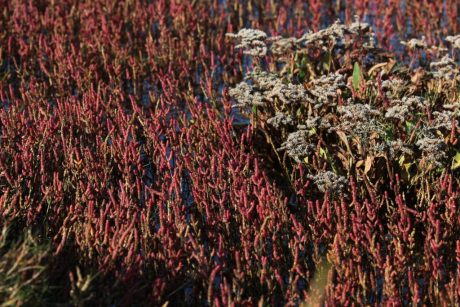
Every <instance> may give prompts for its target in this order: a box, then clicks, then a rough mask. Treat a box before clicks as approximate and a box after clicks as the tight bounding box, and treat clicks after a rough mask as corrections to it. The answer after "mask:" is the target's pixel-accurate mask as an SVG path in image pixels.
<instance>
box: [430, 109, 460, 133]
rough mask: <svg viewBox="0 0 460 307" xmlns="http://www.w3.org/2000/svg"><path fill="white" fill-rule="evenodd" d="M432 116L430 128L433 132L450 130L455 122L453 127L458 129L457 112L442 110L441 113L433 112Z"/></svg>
mask: <svg viewBox="0 0 460 307" xmlns="http://www.w3.org/2000/svg"><path fill="white" fill-rule="evenodd" d="M432 115H433V116H434V119H433V121H432V122H431V125H430V126H431V128H433V129H435V130H439V129H446V130H450V129H451V128H452V122H455V126H456V127H458V118H459V117H460V111H459V110H454V111H450V110H449V111H447V110H444V111H442V112H438V111H434V112H433V114H432Z"/></svg>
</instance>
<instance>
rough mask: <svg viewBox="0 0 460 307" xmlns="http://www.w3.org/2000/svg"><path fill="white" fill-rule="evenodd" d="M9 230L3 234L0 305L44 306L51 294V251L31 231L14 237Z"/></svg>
mask: <svg viewBox="0 0 460 307" xmlns="http://www.w3.org/2000/svg"><path fill="white" fill-rule="evenodd" d="M14 237H15V236H13V235H12V234H10V233H9V230H8V228H7V227H3V229H2V231H1V233H0V301H1V306H31V305H45V303H46V298H47V297H48V296H49V295H50V293H49V291H51V289H49V283H48V276H47V273H48V272H47V266H48V263H49V261H50V250H49V247H48V245H47V244H40V243H38V242H37V239H36V238H34V237H33V236H32V234H31V232H30V231H27V232H26V233H25V234H24V235H23V236H20V239H19V241H11V238H14Z"/></svg>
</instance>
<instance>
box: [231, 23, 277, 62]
mask: <svg viewBox="0 0 460 307" xmlns="http://www.w3.org/2000/svg"><path fill="white" fill-rule="evenodd" d="M226 36H227V37H230V38H234V39H237V40H238V41H239V42H240V43H239V44H238V45H236V46H235V48H237V49H240V48H241V49H244V51H243V53H244V54H247V55H251V56H255V57H262V56H265V55H266V54H267V50H268V49H267V44H266V43H265V40H266V39H267V34H266V33H265V32H263V31H260V30H256V29H241V30H240V31H239V32H238V33H237V34H234V33H227V34H226Z"/></svg>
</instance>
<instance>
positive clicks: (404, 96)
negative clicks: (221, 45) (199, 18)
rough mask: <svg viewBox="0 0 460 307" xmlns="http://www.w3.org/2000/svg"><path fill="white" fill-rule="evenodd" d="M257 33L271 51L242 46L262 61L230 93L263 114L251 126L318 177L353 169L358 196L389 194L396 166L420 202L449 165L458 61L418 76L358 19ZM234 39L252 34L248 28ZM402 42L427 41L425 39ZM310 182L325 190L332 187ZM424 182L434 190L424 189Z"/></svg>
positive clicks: (244, 108) (454, 150) (455, 129)
mask: <svg viewBox="0 0 460 307" xmlns="http://www.w3.org/2000/svg"><path fill="white" fill-rule="evenodd" d="M253 31H257V33H258V37H260V38H263V40H264V41H267V43H266V45H264V46H265V48H267V50H265V51H264V53H263V54H258V53H257V52H252V51H251V50H252V48H253V46H252V45H250V44H240V46H241V47H242V48H245V50H244V52H245V53H246V54H249V55H253V56H258V57H259V60H258V61H256V62H255V63H257V65H256V67H255V69H254V70H253V71H252V72H250V73H249V74H248V75H247V77H246V78H245V80H244V81H243V82H241V83H239V84H238V85H236V86H235V87H234V88H233V89H231V90H230V91H229V93H230V95H231V96H232V97H233V98H234V99H235V101H236V104H235V107H239V108H240V110H241V112H242V113H243V114H245V115H246V116H248V117H251V116H252V115H251V113H254V112H256V114H257V116H256V117H251V118H253V125H254V126H256V127H258V129H259V130H262V131H263V133H264V135H265V136H266V137H267V138H268V143H269V144H272V145H273V146H274V148H273V150H274V151H276V152H277V153H276V155H277V156H278V158H279V163H280V164H281V165H282V166H283V167H284V168H286V169H290V170H292V169H293V165H292V163H291V162H290V161H289V160H288V159H286V156H288V157H290V158H292V159H293V160H294V161H295V163H297V164H298V163H301V164H303V166H304V167H305V169H306V170H307V172H308V173H311V174H312V175H310V176H313V177H312V178H316V176H320V174H329V173H330V174H332V175H334V176H343V177H342V178H349V177H350V176H354V177H355V178H356V182H357V183H359V184H358V188H359V192H360V193H361V194H360V196H361V197H366V196H369V195H378V196H379V197H383V195H384V194H383V192H384V191H388V190H390V189H391V188H392V187H391V184H392V182H393V176H394V174H398V173H401V174H402V176H401V177H400V184H401V186H402V187H403V188H404V190H405V191H406V192H408V193H409V192H410V193H409V194H408V195H411V198H410V201H413V202H414V203H418V204H420V203H421V200H422V199H427V196H428V195H431V194H433V193H435V189H436V188H435V186H436V185H435V184H436V181H437V180H438V176H440V175H441V174H446V173H451V172H452V169H451V166H452V165H453V163H455V157H456V155H457V154H458V150H459V147H458V144H457V138H456V136H457V135H458V133H459V132H460V127H459V125H458V119H459V116H460V110H459V108H458V93H455V94H454V95H451V92H450V91H451V90H452V86H454V84H452V82H453V80H456V79H457V78H458V75H459V70H458V66H457V64H456V63H455V61H454V60H453V59H450V58H449V57H448V56H443V57H442V58H439V59H436V58H433V59H432V62H430V63H429V64H427V65H426V66H427V67H430V69H427V70H423V72H424V76H423V78H421V79H414V78H413V74H414V72H413V70H411V69H409V68H407V69H406V70H404V69H402V67H404V66H403V65H401V64H399V65H395V63H396V60H395V59H393V58H391V57H389V56H388V54H387V53H386V52H384V51H383V49H379V48H377V46H376V44H375V34H374V33H373V31H372V29H371V27H370V26H369V25H368V24H366V23H363V22H360V21H359V20H358V19H357V20H356V21H355V22H353V23H351V24H350V25H344V24H342V23H340V22H336V23H334V24H333V25H331V26H330V27H328V28H325V29H323V30H321V31H319V32H314V33H307V34H305V35H303V36H302V37H301V38H299V39H295V38H279V37H276V38H274V39H272V40H270V38H269V37H268V36H267V35H266V34H264V33H261V31H260V30H253ZM240 32H241V33H243V34H244V33H251V30H250V29H244V30H242V31H240ZM230 37H234V38H236V39H239V40H243V41H244V40H245V38H244V37H243V35H242V34H238V35H234V36H230ZM273 41H274V42H277V41H278V42H279V41H289V43H290V48H289V49H286V50H284V53H283V56H280V53H279V50H278V46H277V45H276V44H271V42H273ZM449 41H454V39H453V38H452V37H451V38H450V40H449ZM264 44H265V42H264ZM404 45H406V46H407V47H408V48H410V49H414V48H415V47H417V48H419V49H427V48H428V47H427V45H426V43H425V41H423V44H422V43H421V42H419V41H418V40H410V41H409V42H407V43H404ZM258 46H259V44H257V46H256V47H257V48H258ZM414 46H415V47H414ZM272 48H273V50H272ZM262 57H263V59H262ZM444 62H446V63H448V66H443V65H442V64H441V63H444ZM266 63H276V64H277V65H266ZM280 63H281V64H282V65H280ZM263 67H266V68H265V69H264V68H263ZM441 67H444V68H441ZM445 67H449V71H447V68H445ZM441 71H442V73H441ZM446 74H449V80H446V78H445V75H446ZM443 89H446V90H443ZM278 152H280V153H281V154H280V155H278ZM329 177H330V176H329ZM290 179H293V178H290ZM313 181H314V182H316V186H317V188H318V190H319V192H322V193H324V192H326V190H328V189H325V188H324V185H323V183H320V182H319V181H318V180H313ZM321 182H322V181H321ZM364 182H366V184H364ZM361 183H362V184H361ZM425 184H428V186H430V187H433V190H431V189H430V190H422V189H421V186H422V185H425ZM337 186H339V184H337ZM338 190H344V189H343V188H338ZM311 196H312V197H314V194H311ZM425 205H427V204H425Z"/></svg>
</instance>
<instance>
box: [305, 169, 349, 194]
mask: <svg viewBox="0 0 460 307" xmlns="http://www.w3.org/2000/svg"><path fill="white" fill-rule="evenodd" d="M308 177H309V179H311V180H313V182H314V183H315V185H316V186H317V187H318V190H319V191H320V192H323V193H326V192H328V193H329V195H331V196H336V195H340V194H341V193H343V192H344V191H345V190H346V188H347V186H348V180H347V178H345V177H343V176H339V175H336V174H335V173H333V172H331V171H322V172H319V173H318V174H316V175H314V176H312V175H309V176H308Z"/></svg>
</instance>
